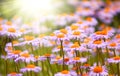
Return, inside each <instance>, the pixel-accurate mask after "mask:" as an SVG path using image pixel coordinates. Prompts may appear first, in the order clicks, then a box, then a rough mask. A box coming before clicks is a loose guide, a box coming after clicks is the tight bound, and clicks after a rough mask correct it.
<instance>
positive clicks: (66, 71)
mask: <svg viewBox="0 0 120 76" xmlns="http://www.w3.org/2000/svg"><path fill="white" fill-rule="evenodd" d="M61 73H62V74H68V73H69V71H68V70H63V71H62V72H61Z"/></svg>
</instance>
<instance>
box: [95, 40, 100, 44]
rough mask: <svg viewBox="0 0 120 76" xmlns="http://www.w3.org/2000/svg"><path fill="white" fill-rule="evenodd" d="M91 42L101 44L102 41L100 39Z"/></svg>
mask: <svg viewBox="0 0 120 76" xmlns="http://www.w3.org/2000/svg"><path fill="white" fill-rule="evenodd" d="M93 43H94V44H101V43H102V41H101V40H95V41H94V42H93Z"/></svg>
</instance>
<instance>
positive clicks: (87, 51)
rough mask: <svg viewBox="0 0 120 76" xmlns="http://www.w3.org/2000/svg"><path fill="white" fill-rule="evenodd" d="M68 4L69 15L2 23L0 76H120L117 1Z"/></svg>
mask: <svg viewBox="0 0 120 76" xmlns="http://www.w3.org/2000/svg"><path fill="white" fill-rule="evenodd" d="M67 3H68V4H69V5H71V6H72V7H74V8H75V11H74V12H73V13H66V12H65V13H63V14H59V15H55V16H42V17H41V18H40V19H33V20H32V21H31V22H29V23H25V22H23V21H22V18H19V17H12V18H11V19H9V20H8V19H5V18H2V17H1V18H0V76H120V1H118V0H115V1H114V0H113V1H111V0H105V1H102V0H90V1H89V0H67ZM71 9H72V8H71ZM40 25H47V26H40Z"/></svg>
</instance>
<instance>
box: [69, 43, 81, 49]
mask: <svg viewBox="0 0 120 76" xmlns="http://www.w3.org/2000/svg"><path fill="white" fill-rule="evenodd" d="M79 47H80V46H79V44H78V43H74V44H73V45H72V46H71V48H79Z"/></svg>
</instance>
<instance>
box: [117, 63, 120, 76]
mask: <svg viewBox="0 0 120 76" xmlns="http://www.w3.org/2000/svg"><path fill="white" fill-rule="evenodd" d="M117 73H118V76H120V69H119V63H117Z"/></svg>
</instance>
